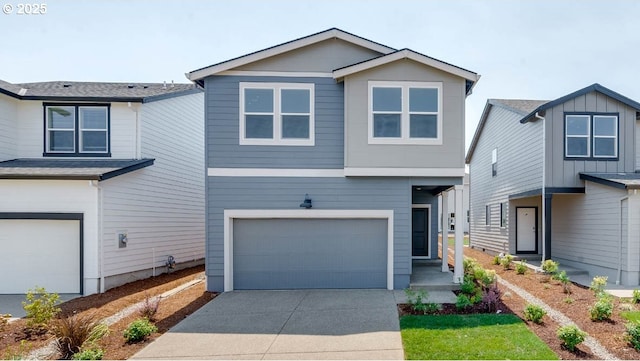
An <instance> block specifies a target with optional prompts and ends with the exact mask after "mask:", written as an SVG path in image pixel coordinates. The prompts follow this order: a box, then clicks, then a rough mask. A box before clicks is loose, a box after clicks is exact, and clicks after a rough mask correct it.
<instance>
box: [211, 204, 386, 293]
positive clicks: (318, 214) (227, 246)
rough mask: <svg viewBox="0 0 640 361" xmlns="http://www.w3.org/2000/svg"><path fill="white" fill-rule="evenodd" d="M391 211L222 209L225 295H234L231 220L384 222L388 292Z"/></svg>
mask: <svg viewBox="0 0 640 361" xmlns="http://www.w3.org/2000/svg"><path fill="white" fill-rule="evenodd" d="M393 213H394V212H393V210H362V209H355V210H345V209H339V210H331V209H300V210H298V209H225V210H224V226H223V232H224V246H223V247H224V248H223V249H224V258H223V259H224V271H223V272H224V273H223V274H224V291H225V292H229V291H233V220H234V219H247V218H248V219H283V218H284V219H288V218H293V219H386V220H387V289H389V290H392V289H393V267H394V266H393V240H394V236H393V232H394V226H393V225H394V221H393V217H394V214H393Z"/></svg>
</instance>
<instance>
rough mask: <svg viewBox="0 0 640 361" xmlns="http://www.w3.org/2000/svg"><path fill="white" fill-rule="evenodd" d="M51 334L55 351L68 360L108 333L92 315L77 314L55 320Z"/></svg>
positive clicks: (107, 328) (107, 329) (105, 327)
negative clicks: (54, 342) (53, 338)
mask: <svg viewBox="0 0 640 361" xmlns="http://www.w3.org/2000/svg"><path fill="white" fill-rule="evenodd" d="M52 332H53V335H54V336H55V338H56V344H55V345H56V350H57V351H58V353H59V354H60V356H61V357H62V358H63V359H66V360H68V359H70V358H71V357H73V355H74V354H76V353H78V352H80V351H81V350H82V348H83V347H89V346H91V345H94V344H95V343H96V342H97V341H98V340H100V339H101V338H102V337H104V336H105V335H106V334H107V333H109V327H107V325H106V324H104V323H101V322H100V321H99V320H98V319H97V318H96V317H95V316H94V315H92V314H77V315H72V316H68V317H63V318H61V319H58V320H56V321H55V322H54V323H53V327H52Z"/></svg>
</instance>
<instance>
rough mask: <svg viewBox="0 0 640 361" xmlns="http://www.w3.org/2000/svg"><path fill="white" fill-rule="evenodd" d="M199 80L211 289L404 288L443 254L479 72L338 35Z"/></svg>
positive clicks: (240, 62)
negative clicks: (447, 194) (449, 202)
mask: <svg viewBox="0 0 640 361" xmlns="http://www.w3.org/2000/svg"><path fill="white" fill-rule="evenodd" d="M187 77H188V78H189V79H190V80H192V81H194V82H196V83H198V84H200V85H202V86H203V87H204V88H205V102H206V108H205V109H206V117H205V123H206V167H207V173H208V181H207V212H208V216H207V260H206V265H207V288H208V289H209V290H210V291H223V290H224V291H230V290H233V289H292V288H388V289H401V288H405V287H407V286H408V285H409V276H410V274H411V272H412V259H415V258H428V259H437V258H438V257H439V256H438V251H437V250H438V234H437V230H438V225H437V222H438V217H437V214H438V209H437V208H438V202H437V199H438V198H437V197H438V194H440V193H441V192H442V191H444V190H447V189H450V188H452V187H456V188H455V189H456V192H458V193H461V192H462V179H463V176H464V114H465V99H466V97H467V95H469V94H470V93H471V90H472V88H473V86H474V84H475V83H476V81H477V80H478V79H479V76H478V75H477V74H476V73H473V72H471V71H468V70H465V69H462V68H459V67H456V66H453V65H451V64H448V63H445V62H442V61H440V60H436V59H433V58H430V57H428V56H425V55H422V54H419V53H417V52H414V51H412V50H408V49H402V50H396V49H393V48H390V47H388V46H385V45H381V44H379V43H376V42H373V41H370V40H367V39H363V38H361V37H358V36H355V35H353V34H349V33H347V32H344V31H342V30H339V29H329V30H326V31H323V32H320V33H317V34H313V35H310V36H307V37H304V38H300V39H297V40H293V41H290V42H287V43H284V44H280V45H277V46H274V47H271V48H268V49H264V50H261V51H257V52H254V53H251V54H248V55H245V56H241V57H238V58H235V59H231V60H228V61H225V62H222V63H218V64H214V65H211V66H207V67H205V68H202V69H198V70H195V71H192V72H190V73H188V74H187ZM460 199H461V198H460ZM456 212H458V213H457V215H458V216H459V217H462V216H463V213H462V206H461V205H460V206H458V207H457V208H456ZM456 236H457V237H458V238H457V240H458V242H457V246H459V247H460V248H459V252H456V258H455V261H456V268H455V274H454V278H455V279H456V280H458V281H459V280H460V278H461V276H462V232H458V233H456ZM444 259H445V260H446V259H447V257H444ZM444 268H445V269H446V270H447V271H448V267H447V266H446V262H444Z"/></svg>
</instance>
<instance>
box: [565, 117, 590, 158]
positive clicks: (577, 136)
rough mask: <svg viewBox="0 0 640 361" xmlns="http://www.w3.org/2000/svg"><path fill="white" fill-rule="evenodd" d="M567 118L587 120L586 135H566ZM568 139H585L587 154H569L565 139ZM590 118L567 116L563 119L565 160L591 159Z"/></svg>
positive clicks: (567, 143)
mask: <svg viewBox="0 0 640 361" xmlns="http://www.w3.org/2000/svg"><path fill="white" fill-rule="evenodd" d="M567 117H583V118H587V130H588V132H587V135H569V134H567V126H568V124H569V122H567ZM569 138H586V139H587V154H586V155H575V154H569V142H567V139H569ZM591 138H592V137H591V116H590V115H588V114H567V115H565V117H564V156H565V157H566V158H591Z"/></svg>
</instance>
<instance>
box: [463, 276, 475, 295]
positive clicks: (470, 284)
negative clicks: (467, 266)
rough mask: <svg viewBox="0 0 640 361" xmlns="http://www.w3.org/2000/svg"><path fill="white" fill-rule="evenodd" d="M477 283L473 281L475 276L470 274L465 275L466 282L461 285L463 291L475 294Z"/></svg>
mask: <svg viewBox="0 0 640 361" xmlns="http://www.w3.org/2000/svg"><path fill="white" fill-rule="evenodd" d="M476 287H477V286H476V284H475V282H474V281H473V278H472V277H470V276H468V275H467V276H464V282H462V284H461V285H460V290H461V291H462V293H464V294H467V295H473V294H475V293H476Z"/></svg>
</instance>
